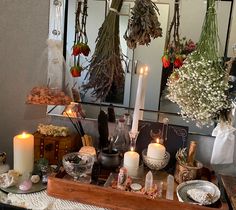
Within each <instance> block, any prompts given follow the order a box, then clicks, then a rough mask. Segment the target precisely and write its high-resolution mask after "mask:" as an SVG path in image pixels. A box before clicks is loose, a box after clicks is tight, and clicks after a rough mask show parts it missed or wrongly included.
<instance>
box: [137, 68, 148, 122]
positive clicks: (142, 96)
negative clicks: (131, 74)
mask: <svg viewBox="0 0 236 210" xmlns="http://www.w3.org/2000/svg"><path fill="white" fill-rule="evenodd" d="M147 75H148V66H146V67H145V70H144V76H143V88H142V93H141V99H140V100H141V102H140V109H144V105H145V95H146V89H147ZM139 116H140V117H139V119H140V120H142V119H143V111H140V112H139Z"/></svg>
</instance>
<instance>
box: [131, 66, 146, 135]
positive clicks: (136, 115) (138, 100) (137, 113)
mask: <svg viewBox="0 0 236 210" xmlns="http://www.w3.org/2000/svg"><path fill="white" fill-rule="evenodd" d="M143 74H144V70H143V68H141V69H140V72H139V79H138V86H137V93H136V99H135V107H134V113H133V123H132V128H131V132H132V133H137V132H138V121H139V119H140V108H141V95H142V89H143Z"/></svg>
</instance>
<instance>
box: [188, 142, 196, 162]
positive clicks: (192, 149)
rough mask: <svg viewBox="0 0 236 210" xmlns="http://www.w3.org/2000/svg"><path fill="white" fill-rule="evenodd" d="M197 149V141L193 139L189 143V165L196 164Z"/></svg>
mask: <svg viewBox="0 0 236 210" xmlns="http://www.w3.org/2000/svg"><path fill="white" fill-rule="evenodd" d="M196 151H197V142H196V141H191V142H190V145H189V150H188V156H187V165H188V166H195V156H196Z"/></svg>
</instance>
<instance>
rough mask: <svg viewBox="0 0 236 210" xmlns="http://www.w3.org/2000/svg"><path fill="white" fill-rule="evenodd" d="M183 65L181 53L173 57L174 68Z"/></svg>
mask: <svg viewBox="0 0 236 210" xmlns="http://www.w3.org/2000/svg"><path fill="white" fill-rule="evenodd" d="M182 65H183V58H182V56H181V55H177V56H176V57H175V61H174V67H175V68H179V67H181V66H182Z"/></svg>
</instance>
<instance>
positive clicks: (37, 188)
mask: <svg viewBox="0 0 236 210" xmlns="http://www.w3.org/2000/svg"><path fill="white" fill-rule="evenodd" d="M46 188H47V185H46V184H43V183H42V182H41V181H40V182H39V183H37V184H32V187H31V188H30V189H29V190H27V191H23V190H20V189H19V187H17V186H12V187H8V188H2V187H1V188H0V189H1V190H2V191H4V192H7V193H15V194H26V193H34V192H39V191H42V190H45V189H46Z"/></svg>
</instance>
